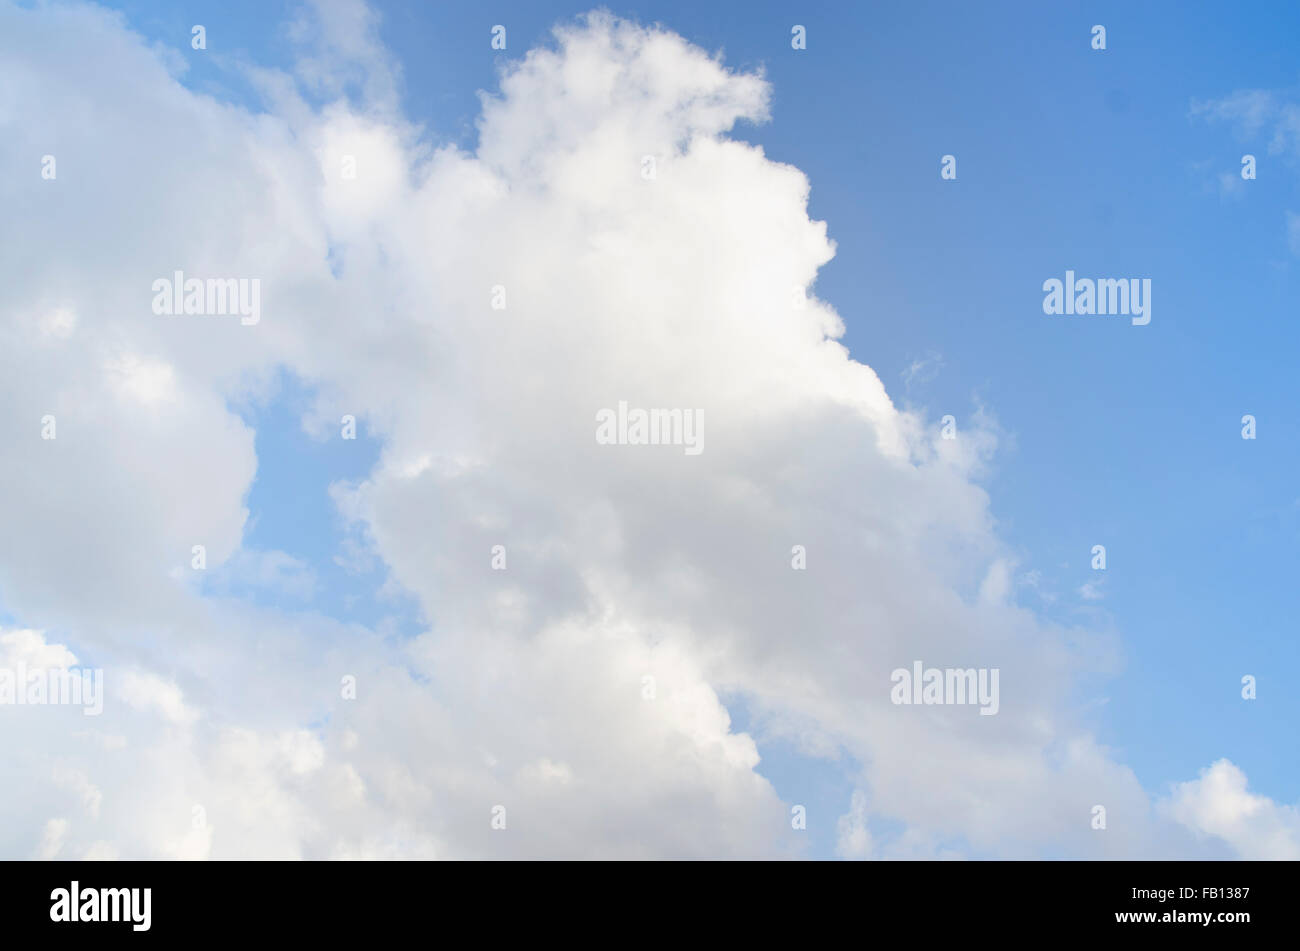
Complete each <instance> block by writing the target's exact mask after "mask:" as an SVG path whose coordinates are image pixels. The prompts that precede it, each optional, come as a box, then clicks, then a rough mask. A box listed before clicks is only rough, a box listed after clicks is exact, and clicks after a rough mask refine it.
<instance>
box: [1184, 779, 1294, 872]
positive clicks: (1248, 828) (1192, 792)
mask: <svg viewBox="0 0 1300 951" xmlns="http://www.w3.org/2000/svg"><path fill="white" fill-rule="evenodd" d="M1246 785H1247V784H1246V774H1245V773H1243V772H1242V771H1241V770H1240V769H1239V768H1238V767H1237V766H1235V765H1233V764H1232V763H1231V762H1229V761H1228V760H1226V759H1221V760H1219V761H1218V762H1216V763H1214V764H1213V765H1211V766H1210V767H1208V768H1207V769H1203V770H1201V775H1200V777H1199V778H1198V779H1194V780H1192V781H1191V782H1186V783H1179V784H1177V785H1176V786H1175V787H1174V790H1173V792H1172V794H1171V795H1170V796H1169V798H1168V799H1167V800H1166V801H1165V802H1164V803H1163V804H1162V805H1163V808H1165V809H1166V810H1167V811H1168V812H1169V813H1170V814H1171V815H1172V816H1173V817H1174V818H1175V819H1176V820H1177V821H1179V822H1181V823H1182V824H1183V825H1185V826H1187V827H1188V828H1190V829H1192V830H1194V831H1195V832H1196V834H1197V835H1198V836H1208V837H1213V838H1216V839H1220V840H1222V841H1223V842H1225V843H1226V844H1227V845H1228V846H1230V847H1231V848H1232V850H1233V852H1235V853H1236V854H1237V855H1238V856H1241V857H1243V858H1261V859H1297V858H1300V809H1297V808H1296V807H1295V806H1287V805H1279V804H1278V803H1276V802H1274V801H1273V800H1271V799H1269V798H1268V797H1267V796H1260V795H1256V794H1254V793H1251V792H1250V791H1249V790H1248V789H1247V788H1246Z"/></svg>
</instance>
